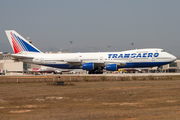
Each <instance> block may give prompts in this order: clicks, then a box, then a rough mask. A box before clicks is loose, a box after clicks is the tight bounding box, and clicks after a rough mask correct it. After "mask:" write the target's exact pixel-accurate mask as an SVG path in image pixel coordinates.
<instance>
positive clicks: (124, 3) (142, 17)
mask: <svg viewBox="0 0 180 120" xmlns="http://www.w3.org/2000/svg"><path fill="white" fill-rule="evenodd" d="M179 6H180V1H179V0H150V1H147V0H134V1H133V0H52V1H49V0H15V1H12V0H4V1H1V4H0V16H1V17H0V18H1V19H0V51H2V52H6V51H7V52H10V53H13V51H12V49H11V46H10V44H9V41H8V39H7V37H6V35H5V32H4V31H5V30H16V31H17V32H18V33H19V34H21V35H22V36H23V37H25V38H26V37H30V39H31V40H32V41H33V45H34V46H36V47H37V48H38V49H40V50H41V51H43V52H46V51H50V50H51V49H52V50H53V51H59V50H60V49H63V50H65V49H70V42H69V41H73V44H72V46H73V48H72V49H73V52H96V51H102V52H104V51H108V47H107V46H111V51H123V50H128V49H131V43H134V48H163V49H165V50H166V51H167V52H170V51H171V53H172V54H174V55H177V56H179V55H180V53H179V45H180V40H179V39H180V14H179V11H180V7H179Z"/></svg>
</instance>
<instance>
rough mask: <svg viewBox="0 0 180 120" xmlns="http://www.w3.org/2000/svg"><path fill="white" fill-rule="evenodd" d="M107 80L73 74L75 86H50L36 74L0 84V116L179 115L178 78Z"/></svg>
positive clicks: (135, 118) (157, 119)
mask: <svg viewBox="0 0 180 120" xmlns="http://www.w3.org/2000/svg"><path fill="white" fill-rule="evenodd" d="M150 78H151V80H150ZM171 78H172V79H171ZM6 79H7V78H6ZM11 79H13V78H11ZM19 79H20V78H19ZM21 79H23V78H21ZM44 79H48V78H44ZM44 79H43V80H44ZM84 79H85V78H84ZM109 79H110V78H108V77H107V78H101V77H100V78H96V80H93V78H88V80H87V82H85V81H86V80H83V78H81V79H80V80H79V79H77V78H71V82H72V81H75V82H72V83H74V84H75V85H74V86H71V85H69V86H57V85H56V86H55V85H47V84H46V82H45V81H43V82H36V80H35V81H33V80H34V79H33V80H32V78H27V79H25V81H26V82H21V83H20V84H17V83H16V82H15V83H13V82H12V83H11V82H8V83H3V84H0V119H2V120H11V119H13V120H24V119H26V120H31V119H35V120H36V119H44V120H49V119H51V120H59V119H61V120H72V119H73V120H82V119H85V120H86V119H88V120H109V119H111V120H119V119H124V120H140V119H141V120H144V119H146V120H152V119H153V120H169V119H170V120H178V119H180V108H179V107H180V104H179V103H180V80H179V77H177V76H174V77H170V78H169V77H168V78H167V77H163V78H161V79H160V77H158V78H157V77H153V78H152V77H151V76H150V77H147V78H144V77H143V78H140V77H139V78H131V79H130V78H126V77H124V78H111V79H112V80H109ZM9 80H10V79H9ZM28 80H29V81H31V82H28ZM64 80H65V79H64ZM68 80H70V79H69V78H67V81H68ZM10 81H11V80H10ZM77 81H78V82H77Z"/></svg>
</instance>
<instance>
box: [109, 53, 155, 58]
mask: <svg viewBox="0 0 180 120" xmlns="http://www.w3.org/2000/svg"><path fill="white" fill-rule="evenodd" d="M158 56H159V53H138V54H137V53H131V54H108V58H149V57H158Z"/></svg>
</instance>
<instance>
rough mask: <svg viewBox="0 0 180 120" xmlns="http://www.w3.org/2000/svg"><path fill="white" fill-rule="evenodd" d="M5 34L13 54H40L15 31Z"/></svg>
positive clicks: (8, 31) (7, 31)
mask: <svg viewBox="0 0 180 120" xmlns="http://www.w3.org/2000/svg"><path fill="white" fill-rule="evenodd" d="M5 33H6V35H7V37H8V39H9V42H10V44H11V47H12V49H13V51H14V53H15V54H17V53H21V52H34V53H41V51H40V50H38V49H37V48H36V47H35V46H33V45H32V44H31V43H29V42H28V41H27V40H26V39H24V38H23V37H22V36H21V35H20V34H18V33H17V32H16V31H14V30H6V31H5Z"/></svg>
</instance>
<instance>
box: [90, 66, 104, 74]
mask: <svg viewBox="0 0 180 120" xmlns="http://www.w3.org/2000/svg"><path fill="white" fill-rule="evenodd" d="M88 74H103V67H98V68H96V69H94V70H90V71H88Z"/></svg>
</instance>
